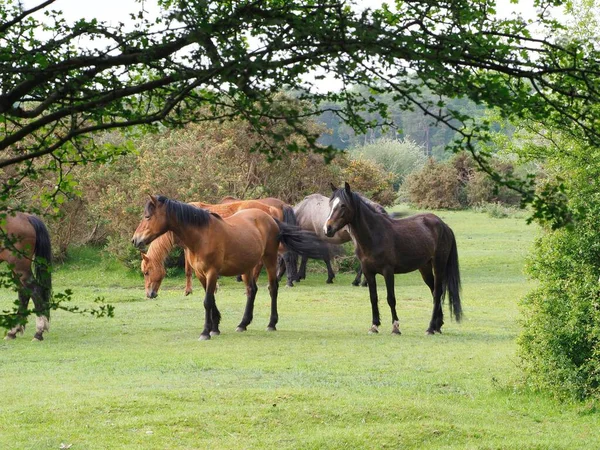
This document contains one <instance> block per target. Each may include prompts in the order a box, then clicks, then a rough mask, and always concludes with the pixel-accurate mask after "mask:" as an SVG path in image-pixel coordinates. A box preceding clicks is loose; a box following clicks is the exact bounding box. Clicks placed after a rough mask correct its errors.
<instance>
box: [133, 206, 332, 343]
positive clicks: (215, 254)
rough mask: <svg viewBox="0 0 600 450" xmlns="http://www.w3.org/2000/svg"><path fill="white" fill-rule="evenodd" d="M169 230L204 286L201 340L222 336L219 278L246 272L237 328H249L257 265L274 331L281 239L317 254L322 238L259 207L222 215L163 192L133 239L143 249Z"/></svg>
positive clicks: (147, 208) (291, 246)
mask: <svg viewBox="0 0 600 450" xmlns="http://www.w3.org/2000/svg"><path fill="white" fill-rule="evenodd" d="M168 231H171V232H172V233H173V234H174V235H175V236H177V238H178V239H179V240H180V241H181V242H182V243H183V245H184V246H185V247H186V248H187V250H188V257H187V259H188V262H189V263H190V266H191V267H192V269H193V270H194V273H195V274H196V277H197V278H198V279H199V280H200V283H201V284H202V286H203V288H204V290H205V297H204V310H205V318H204V328H203V330H202V333H201V334H200V340H208V339H210V338H211V335H212V336H216V335H219V334H220V331H219V322H220V320H221V314H220V312H219V310H218V309H217V305H216V301H215V288H216V285H217V277H218V276H219V275H222V276H235V275H242V279H243V281H244V283H245V285H246V308H245V310H244V315H243V317H242V320H241V322H240V324H239V325H238V327H237V331H245V330H246V329H247V327H248V325H249V324H250V323H251V321H252V317H253V311H254V300H255V298H256V293H257V291H258V286H257V284H256V277H257V276H258V274H257V267H259V265H260V263H262V265H264V267H265V269H266V272H267V277H268V280H269V293H270V296H271V315H270V320H269V324H268V326H267V330H269V331H275V330H276V325H277V322H278V319H279V316H278V312H277V295H278V289H279V283H278V281H277V274H276V271H277V254H278V250H279V245H280V243H282V244H283V245H284V246H286V247H287V248H289V249H292V250H294V251H296V252H298V253H300V254H305V253H306V254H309V255H312V256H313V257H319V255H321V254H322V253H323V252H324V249H323V244H322V243H321V241H320V240H319V239H318V238H317V237H316V236H315V235H314V234H311V233H308V232H306V231H304V230H301V229H300V228H298V227H295V226H293V225H289V224H286V223H284V222H280V221H279V220H277V219H274V218H273V217H271V216H270V215H269V214H267V213H265V212H264V211H262V210H260V209H256V208H252V209H244V210H241V211H239V212H237V213H235V214H234V215H232V216H230V217H227V218H222V217H221V216H219V215H218V214H216V213H214V212H210V211H208V210H206V209H202V208H196V207H195V206H192V205H189V204H187V203H182V202H178V201H176V200H172V199H169V198H167V197H163V196H150V199H149V200H148V201H147V202H146V205H145V207H144V218H143V219H142V221H141V222H140V224H139V225H138V227H137V229H136V230H135V233H134V234H133V238H132V243H133V245H134V246H136V247H137V248H139V249H141V248H143V247H144V246H146V245H148V244H150V243H151V242H152V241H154V240H155V239H157V238H158V237H159V236H161V235H163V234H164V233H166V232H168Z"/></svg>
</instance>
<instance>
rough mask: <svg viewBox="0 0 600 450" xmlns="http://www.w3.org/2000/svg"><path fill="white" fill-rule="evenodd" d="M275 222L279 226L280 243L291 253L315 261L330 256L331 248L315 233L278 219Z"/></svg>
mask: <svg viewBox="0 0 600 450" xmlns="http://www.w3.org/2000/svg"><path fill="white" fill-rule="evenodd" d="M275 221H276V222H277V225H278V226H279V242H281V243H282V244H283V245H285V247H286V248H287V249H288V250H289V251H292V252H296V253H298V254H300V255H303V256H308V257H309V258H314V259H323V258H325V257H327V255H328V254H329V246H328V245H327V244H326V243H325V242H323V241H322V240H321V239H319V237H318V236H317V235H316V234H315V233H312V232H310V231H307V230H303V229H302V228H300V227H298V226H296V225H290V224H288V223H284V222H280V221H279V220H277V219H275Z"/></svg>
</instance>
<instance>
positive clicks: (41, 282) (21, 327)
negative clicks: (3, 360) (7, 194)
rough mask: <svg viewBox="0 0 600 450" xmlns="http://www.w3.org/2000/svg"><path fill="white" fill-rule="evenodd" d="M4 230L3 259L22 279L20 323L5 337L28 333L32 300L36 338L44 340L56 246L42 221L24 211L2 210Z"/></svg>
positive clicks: (0, 253) (0, 227) (0, 225)
mask: <svg viewBox="0 0 600 450" xmlns="http://www.w3.org/2000/svg"><path fill="white" fill-rule="evenodd" d="M0 217H1V223H0V230H1V234H2V236H3V237H4V241H3V243H2V245H0V261H5V262H6V263H7V264H8V266H9V267H10V269H11V271H12V274H13V276H14V279H15V280H16V281H17V282H18V288H17V292H18V297H19V306H18V309H17V319H18V321H19V322H20V323H18V324H17V325H16V326H14V327H13V328H12V329H11V330H9V331H8V333H7V334H6V337H5V339H15V338H16V336H17V333H20V334H23V333H24V332H25V323H26V321H27V316H28V314H29V311H28V309H27V308H28V306H29V300H30V299H32V300H33V303H34V306H35V309H34V312H35V314H36V332H35V334H34V337H33V340H34V341H42V340H44V336H43V335H44V331H48V328H49V323H50V297H51V295H52V274H51V269H52V247H51V244H50V234H49V233H48V229H47V228H46V225H45V224H44V222H42V220H41V219H40V218H39V217H37V216H34V215H32V214H27V213H24V212H13V211H11V212H8V211H4V212H2V213H0Z"/></svg>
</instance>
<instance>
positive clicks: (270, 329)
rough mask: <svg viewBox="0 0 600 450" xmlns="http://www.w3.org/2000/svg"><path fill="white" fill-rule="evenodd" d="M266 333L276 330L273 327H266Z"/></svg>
mask: <svg viewBox="0 0 600 450" xmlns="http://www.w3.org/2000/svg"><path fill="white" fill-rule="evenodd" d="M267 331H277V328H276V327H274V326H273V327H271V326H269V327H267Z"/></svg>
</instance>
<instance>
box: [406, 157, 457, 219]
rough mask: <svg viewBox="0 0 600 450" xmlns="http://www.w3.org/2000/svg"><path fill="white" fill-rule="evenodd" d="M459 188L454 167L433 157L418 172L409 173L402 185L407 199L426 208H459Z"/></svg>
mask: <svg viewBox="0 0 600 450" xmlns="http://www.w3.org/2000/svg"><path fill="white" fill-rule="evenodd" d="M460 189H461V183H460V180H459V177H458V171H457V170H456V168H455V167H454V166H453V165H452V164H447V163H438V162H436V161H434V160H433V159H429V161H428V162H427V164H426V165H425V166H424V167H423V169H421V170H420V171H419V172H415V173H412V174H410V175H409V176H408V177H407V178H406V181H405V182H404V185H403V191H404V192H405V193H406V194H407V197H408V201H409V202H410V203H412V204H414V205H416V206H418V207H419V208H426V209H440V208H448V209H456V208H460V207H461V206H462V205H461V203H460Z"/></svg>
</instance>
